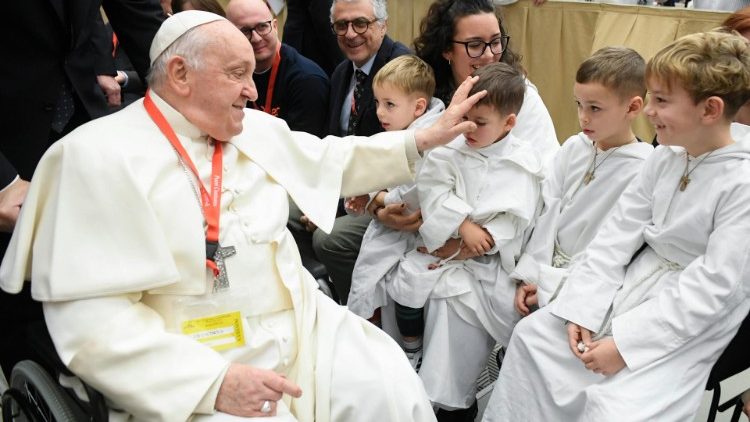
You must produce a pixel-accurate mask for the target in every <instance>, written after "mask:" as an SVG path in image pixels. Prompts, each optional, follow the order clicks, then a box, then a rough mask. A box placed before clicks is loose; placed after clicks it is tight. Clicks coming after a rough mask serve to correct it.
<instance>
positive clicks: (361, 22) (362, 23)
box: [331, 18, 380, 37]
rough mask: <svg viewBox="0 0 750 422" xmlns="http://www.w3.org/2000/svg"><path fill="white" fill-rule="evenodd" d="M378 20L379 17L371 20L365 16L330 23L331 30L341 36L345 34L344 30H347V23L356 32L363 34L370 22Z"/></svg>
mask: <svg viewBox="0 0 750 422" xmlns="http://www.w3.org/2000/svg"><path fill="white" fill-rule="evenodd" d="M379 20H380V19H378V18H375V19H373V20H367V19H366V18H357V19H354V20H352V21H347V20H340V21H336V22H334V23H332V24H331V30H332V31H333V33H334V34H336V35H338V36H340V37H341V36H344V35H346V31H348V30H349V25H351V26H352V29H353V30H354V32H355V33H356V34H364V33H365V32H366V31H367V28H369V27H370V24H373V23H375V22H377V21H379Z"/></svg>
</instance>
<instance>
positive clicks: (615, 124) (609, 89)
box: [510, 47, 653, 315]
mask: <svg viewBox="0 0 750 422" xmlns="http://www.w3.org/2000/svg"><path fill="white" fill-rule="evenodd" d="M645 69H646V62H645V61H644V60H643V58H642V57H641V55H640V54H638V53H637V52H636V51H635V50H633V49H630V48H625V47H605V48H602V49H601V50H599V51H597V52H596V53H594V54H593V55H592V56H591V57H589V58H588V59H586V60H585V61H584V62H583V63H581V65H580V66H579V67H578V72H577V73H576V82H575V85H574V86H573V96H574V97H575V102H576V106H577V107H578V123H579V124H580V125H581V132H580V133H578V134H577V135H573V136H571V137H570V138H568V140H566V141H565V143H564V144H563V146H562V148H561V149H560V151H559V152H558V153H557V155H556V156H555V158H554V160H553V162H552V167H551V170H550V172H549V173H548V174H547V176H548V177H547V178H546V179H545V180H544V183H543V185H542V198H543V199H544V210H543V212H542V214H541V215H540V216H539V218H538V219H537V222H536V224H535V228H534V232H533V234H532V235H531V239H530V240H529V243H528V244H527V246H526V249H525V252H524V254H523V255H522V256H521V259H520V260H519V261H518V264H517V265H516V269H515V271H513V273H512V274H511V275H510V276H511V278H513V279H515V280H518V281H519V284H518V287H517V289H516V301H515V305H516V310H518V312H519V313H520V314H521V315H528V314H529V312H530V307H531V309H533V307H534V306H540V307H541V306H544V305H546V304H547V303H548V302H550V301H551V300H552V299H553V298H554V297H555V295H556V293H557V292H558V289H559V288H560V286H561V285H562V283H564V282H565V277H566V276H567V273H568V268H569V265H570V264H571V263H572V262H575V261H577V260H578V259H580V257H581V255H582V253H583V250H584V249H585V248H586V246H587V245H588V244H589V242H591V239H593V238H594V235H595V234H596V232H597V230H598V229H599V226H601V224H602V222H603V221H604V219H605V217H606V216H607V215H608V214H609V213H610V211H611V210H612V208H613V207H614V205H615V203H616V202H617V198H619V197H620V194H621V193H622V191H623V190H625V187H626V186H627V185H628V184H629V183H630V182H631V181H632V180H633V179H634V178H635V176H636V175H637V174H638V172H639V171H640V169H641V166H642V165H643V161H644V160H645V159H646V157H648V155H649V154H650V153H651V152H652V151H653V147H652V146H651V145H650V144H647V143H645V142H640V141H639V140H638V139H637V138H636V136H635V135H634V134H633V130H632V129H631V125H632V123H633V120H634V119H635V118H636V117H638V115H639V114H640V113H641V111H642V110H643V98H644V97H645V96H646V82H645V79H644V76H643V75H644V72H645Z"/></svg>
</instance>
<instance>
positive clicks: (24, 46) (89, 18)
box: [0, 0, 164, 180]
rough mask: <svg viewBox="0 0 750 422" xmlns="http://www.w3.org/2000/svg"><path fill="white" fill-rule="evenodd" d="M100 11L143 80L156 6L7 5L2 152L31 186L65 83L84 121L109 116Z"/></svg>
mask: <svg viewBox="0 0 750 422" xmlns="http://www.w3.org/2000/svg"><path fill="white" fill-rule="evenodd" d="M100 5H103V6H104V8H105V11H106V13H107V16H108V18H109V20H110V22H111V23H112V27H113V28H114V30H115V32H117V35H118V37H119V38H120V40H121V41H122V45H123V47H124V48H125V49H126V50H128V55H129V56H130V58H131V60H133V64H134V65H135V67H136V69H137V70H138V71H139V73H141V75H142V76H143V77H145V75H146V72H147V70H148V65H149V59H148V50H149V48H150V45H151V40H152V39H153V36H154V35H155V34H156V31H157V30H158V28H159V25H161V22H162V20H163V19H164V17H163V12H162V11H161V8H160V7H159V2H158V1H156V0H28V1H27V0H24V1H10V2H7V4H5V5H4V9H5V10H6V12H5V14H4V16H5V17H6V19H5V22H4V23H3V25H0V39H2V40H3V41H2V42H1V43H0V57H2V61H0V83H2V85H3V87H2V89H1V90H0V133H2V134H3V135H2V137H1V138H0V153H2V154H3V155H4V156H5V158H7V159H8V161H9V162H10V164H11V165H13V166H14V167H15V170H16V171H17V172H18V174H19V175H20V176H21V177H22V178H24V179H26V180H29V179H30V178H31V176H32V174H33V172H34V169H35V168H36V164H37V163H38V162H39V159H40V158H41V156H42V154H44V152H45V151H46V150H47V148H48V147H49V145H50V125H51V123H52V118H53V113H54V107H55V104H56V101H57V98H58V96H59V94H60V88H61V86H62V84H63V81H65V80H66V79H67V80H68V81H69V83H70V85H71V88H72V90H73V92H74V97H77V100H79V101H77V102H76V106H77V107H79V108H83V110H78V111H79V112H81V111H85V114H87V115H88V116H87V117H88V118H91V119H93V118H97V117H100V116H103V115H104V114H106V113H107V112H109V109H108V107H107V104H106V100H105V98H104V95H103V94H102V92H101V89H100V88H99V86H98V85H97V83H96V75H100V74H109V75H114V74H115V69H114V65H113V63H112V56H111V48H110V47H109V46H110V45H111V38H109V39H108V38H107V36H106V33H103V32H102V31H100V30H98V29H97V28H98V25H97V20H101V17H100V15H99V6H100Z"/></svg>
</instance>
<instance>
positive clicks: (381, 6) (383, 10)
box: [330, 0, 388, 25]
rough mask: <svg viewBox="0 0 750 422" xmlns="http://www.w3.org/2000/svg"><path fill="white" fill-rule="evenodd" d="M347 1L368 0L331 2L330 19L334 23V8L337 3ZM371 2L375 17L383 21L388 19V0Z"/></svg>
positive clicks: (350, 1) (334, 0)
mask: <svg viewBox="0 0 750 422" xmlns="http://www.w3.org/2000/svg"><path fill="white" fill-rule="evenodd" d="M344 1H345V2H347V3H356V2H359V1H366V0H333V2H332V3H331V12H330V19H331V23H333V9H334V8H335V7H336V3H339V2H344ZM369 2H370V4H371V5H372V11H373V13H375V19H377V20H378V21H380V22H381V25H382V22H385V21H386V20H387V19H388V2H387V0H369Z"/></svg>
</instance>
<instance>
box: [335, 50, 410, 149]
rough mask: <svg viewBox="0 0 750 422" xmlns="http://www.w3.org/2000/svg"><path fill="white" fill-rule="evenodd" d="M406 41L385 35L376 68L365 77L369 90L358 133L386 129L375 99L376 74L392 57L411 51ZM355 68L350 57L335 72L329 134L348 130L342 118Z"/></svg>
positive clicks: (363, 97)
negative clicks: (373, 86) (342, 127)
mask: <svg viewBox="0 0 750 422" xmlns="http://www.w3.org/2000/svg"><path fill="white" fill-rule="evenodd" d="M411 53H412V52H411V50H409V49H408V48H407V47H406V46H405V45H403V44H401V43H400V42H398V41H393V40H391V39H390V38H388V36H387V35H386V36H385V38H384V39H383V43H382V44H381V45H380V49H379V50H378V53H377V54H376V55H375V61H374V62H373V64H372V70H370V74H369V75H367V79H365V90H364V91H363V92H362V100H361V104H362V107H363V109H362V117H360V120H359V125H358V126H357V131H356V133H355V135H360V136H370V135H374V134H376V133H379V132H382V131H383V127H382V126H380V122H379V121H378V116H377V115H376V114H375V102H374V97H373V93H372V79H373V78H374V77H375V74H376V73H378V70H380V68H381V67H383V66H384V65H385V64H386V63H388V62H389V61H391V60H392V59H394V58H396V57H398V56H403V55H404V54H411ZM353 73H354V68H353V65H352V62H351V61H350V60H345V61H343V62H341V63H340V64H339V65H338V66H336V70H334V71H333V75H331V100H330V101H331V102H330V106H329V107H328V134H329V135H336V136H345V135H346V133H342V131H341V125H340V123H339V121H340V119H341V107H342V106H343V104H344V100H345V99H346V94H348V93H349V83H350V82H351V80H352V74H353Z"/></svg>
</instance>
